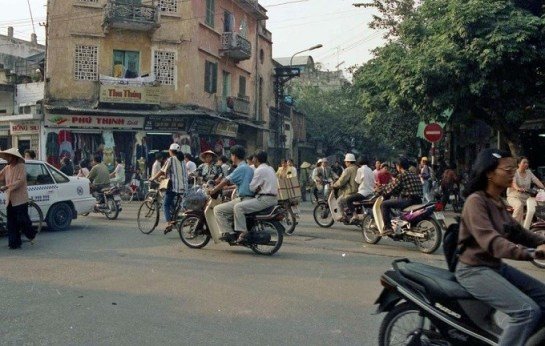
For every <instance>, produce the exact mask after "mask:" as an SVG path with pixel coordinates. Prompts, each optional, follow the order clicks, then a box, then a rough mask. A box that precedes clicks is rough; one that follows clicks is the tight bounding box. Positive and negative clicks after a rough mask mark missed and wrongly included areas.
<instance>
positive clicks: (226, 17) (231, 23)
mask: <svg viewBox="0 0 545 346" xmlns="http://www.w3.org/2000/svg"><path fill="white" fill-rule="evenodd" d="M234 28H235V15H234V14H232V13H231V12H229V11H225V12H223V32H233V31H235V30H234Z"/></svg>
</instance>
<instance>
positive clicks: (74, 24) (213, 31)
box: [43, 0, 274, 164]
mask: <svg viewBox="0 0 545 346" xmlns="http://www.w3.org/2000/svg"><path fill="white" fill-rule="evenodd" d="M266 19H267V16H266V10H265V9H264V8H263V7H262V6H260V5H259V4H258V1H257V0H153V1H149V0H148V1H145V0H144V1H140V0H55V1H48V21H47V53H46V56H47V58H46V88H45V98H46V100H45V107H44V109H45V116H44V131H43V135H44V136H45V137H46V139H45V140H44V148H43V150H44V152H45V153H46V156H47V159H48V161H50V162H53V163H56V162H57V161H58V159H59V158H60V157H62V156H66V155H70V156H71V157H72V158H73V159H74V160H76V161H78V160H80V159H82V158H86V157H89V156H90V155H92V154H94V153H97V152H98V153H99V154H103V155H104V159H105V160H108V161H109V162H110V163H112V162H111V161H112V160H113V157H114V156H116V157H121V158H122V159H123V160H124V161H126V162H130V163H133V164H134V163H135V162H136V160H138V159H139V158H140V157H147V156H149V152H150V151H151V152H153V151H154V150H165V149H167V148H168V145H169V144H170V143H172V142H173V141H176V142H178V143H179V144H181V145H182V149H183V150H184V151H186V152H190V153H191V154H192V155H198V154H199V153H200V152H202V151H205V150H208V149H211V150H214V151H216V152H218V153H227V152H228V150H229V147H230V146H232V145H233V144H235V143H236V144H242V145H245V146H246V148H247V149H248V150H250V151H252V150H255V149H257V148H264V149H267V148H266V146H267V143H268V133H267V131H266V129H265V128H266V127H267V123H268V120H269V107H272V106H273V105H274V96H273V90H272V86H273V82H272V74H273V72H272V71H273V65H272V39H271V33H270V32H269V31H268V30H267V29H266V27H265V21H266Z"/></svg>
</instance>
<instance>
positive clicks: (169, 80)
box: [153, 50, 176, 85]
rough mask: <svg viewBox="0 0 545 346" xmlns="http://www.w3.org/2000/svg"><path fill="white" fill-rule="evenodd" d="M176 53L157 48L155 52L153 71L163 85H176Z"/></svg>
mask: <svg viewBox="0 0 545 346" xmlns="http://www.w3.org/2000/svg"><path fill="white" fill-rule="evenodd" d="M175 66H176V65H175V53H174V52H168V51H161V50H156V51H155V52H153V71H154V72H155V78H156V79H157V81H158V82H159V83H161V84H163V85H174V84H175V81H176V73H175Z"/></svg>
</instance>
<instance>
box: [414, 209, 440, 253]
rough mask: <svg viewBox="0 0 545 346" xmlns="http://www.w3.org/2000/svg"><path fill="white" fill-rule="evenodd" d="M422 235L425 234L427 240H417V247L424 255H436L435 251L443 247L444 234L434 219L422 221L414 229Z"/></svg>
mask: <svg viewBox="0 0 545 346" xmlns="http://www.w3.org/2000/svg"><path fill="white" fill-rule="evenodd" d="M414 229H415V230H418V231H419V232H420V233H424V234H425V235H426V237H427V239H425V240H423V241H422V240H420V238H417V239H416V240H415V243H416V246H417V247H418V249H419V250H420V251H421V252H423V253H434V252H435V250H437V248H438V247H439V246H440V245H441V239H442V232H441V226H439V224H437V222H435V220H434V219H432V218H428V219H424V220H422V221H420V222H419V223H418V224H416V227H414Z"/></svg>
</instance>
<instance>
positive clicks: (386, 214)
mask: <svg viewBox="0 0 545 346" xmlns="http://www.w3.org/2000/svg"><path fill="white" fill-rule="evenodd" d="M419 203H422V199H421V198H420V197H404V198H401V197H400V198H392V199H389V200H387V201H384V202H383V203H382V205H381V206H380V210H381V211H382V220H383V221H384V228H392V215H391V210H392V209H405V208H407V207H409V206H411V205H413V204H419Z"/></svg>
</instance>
